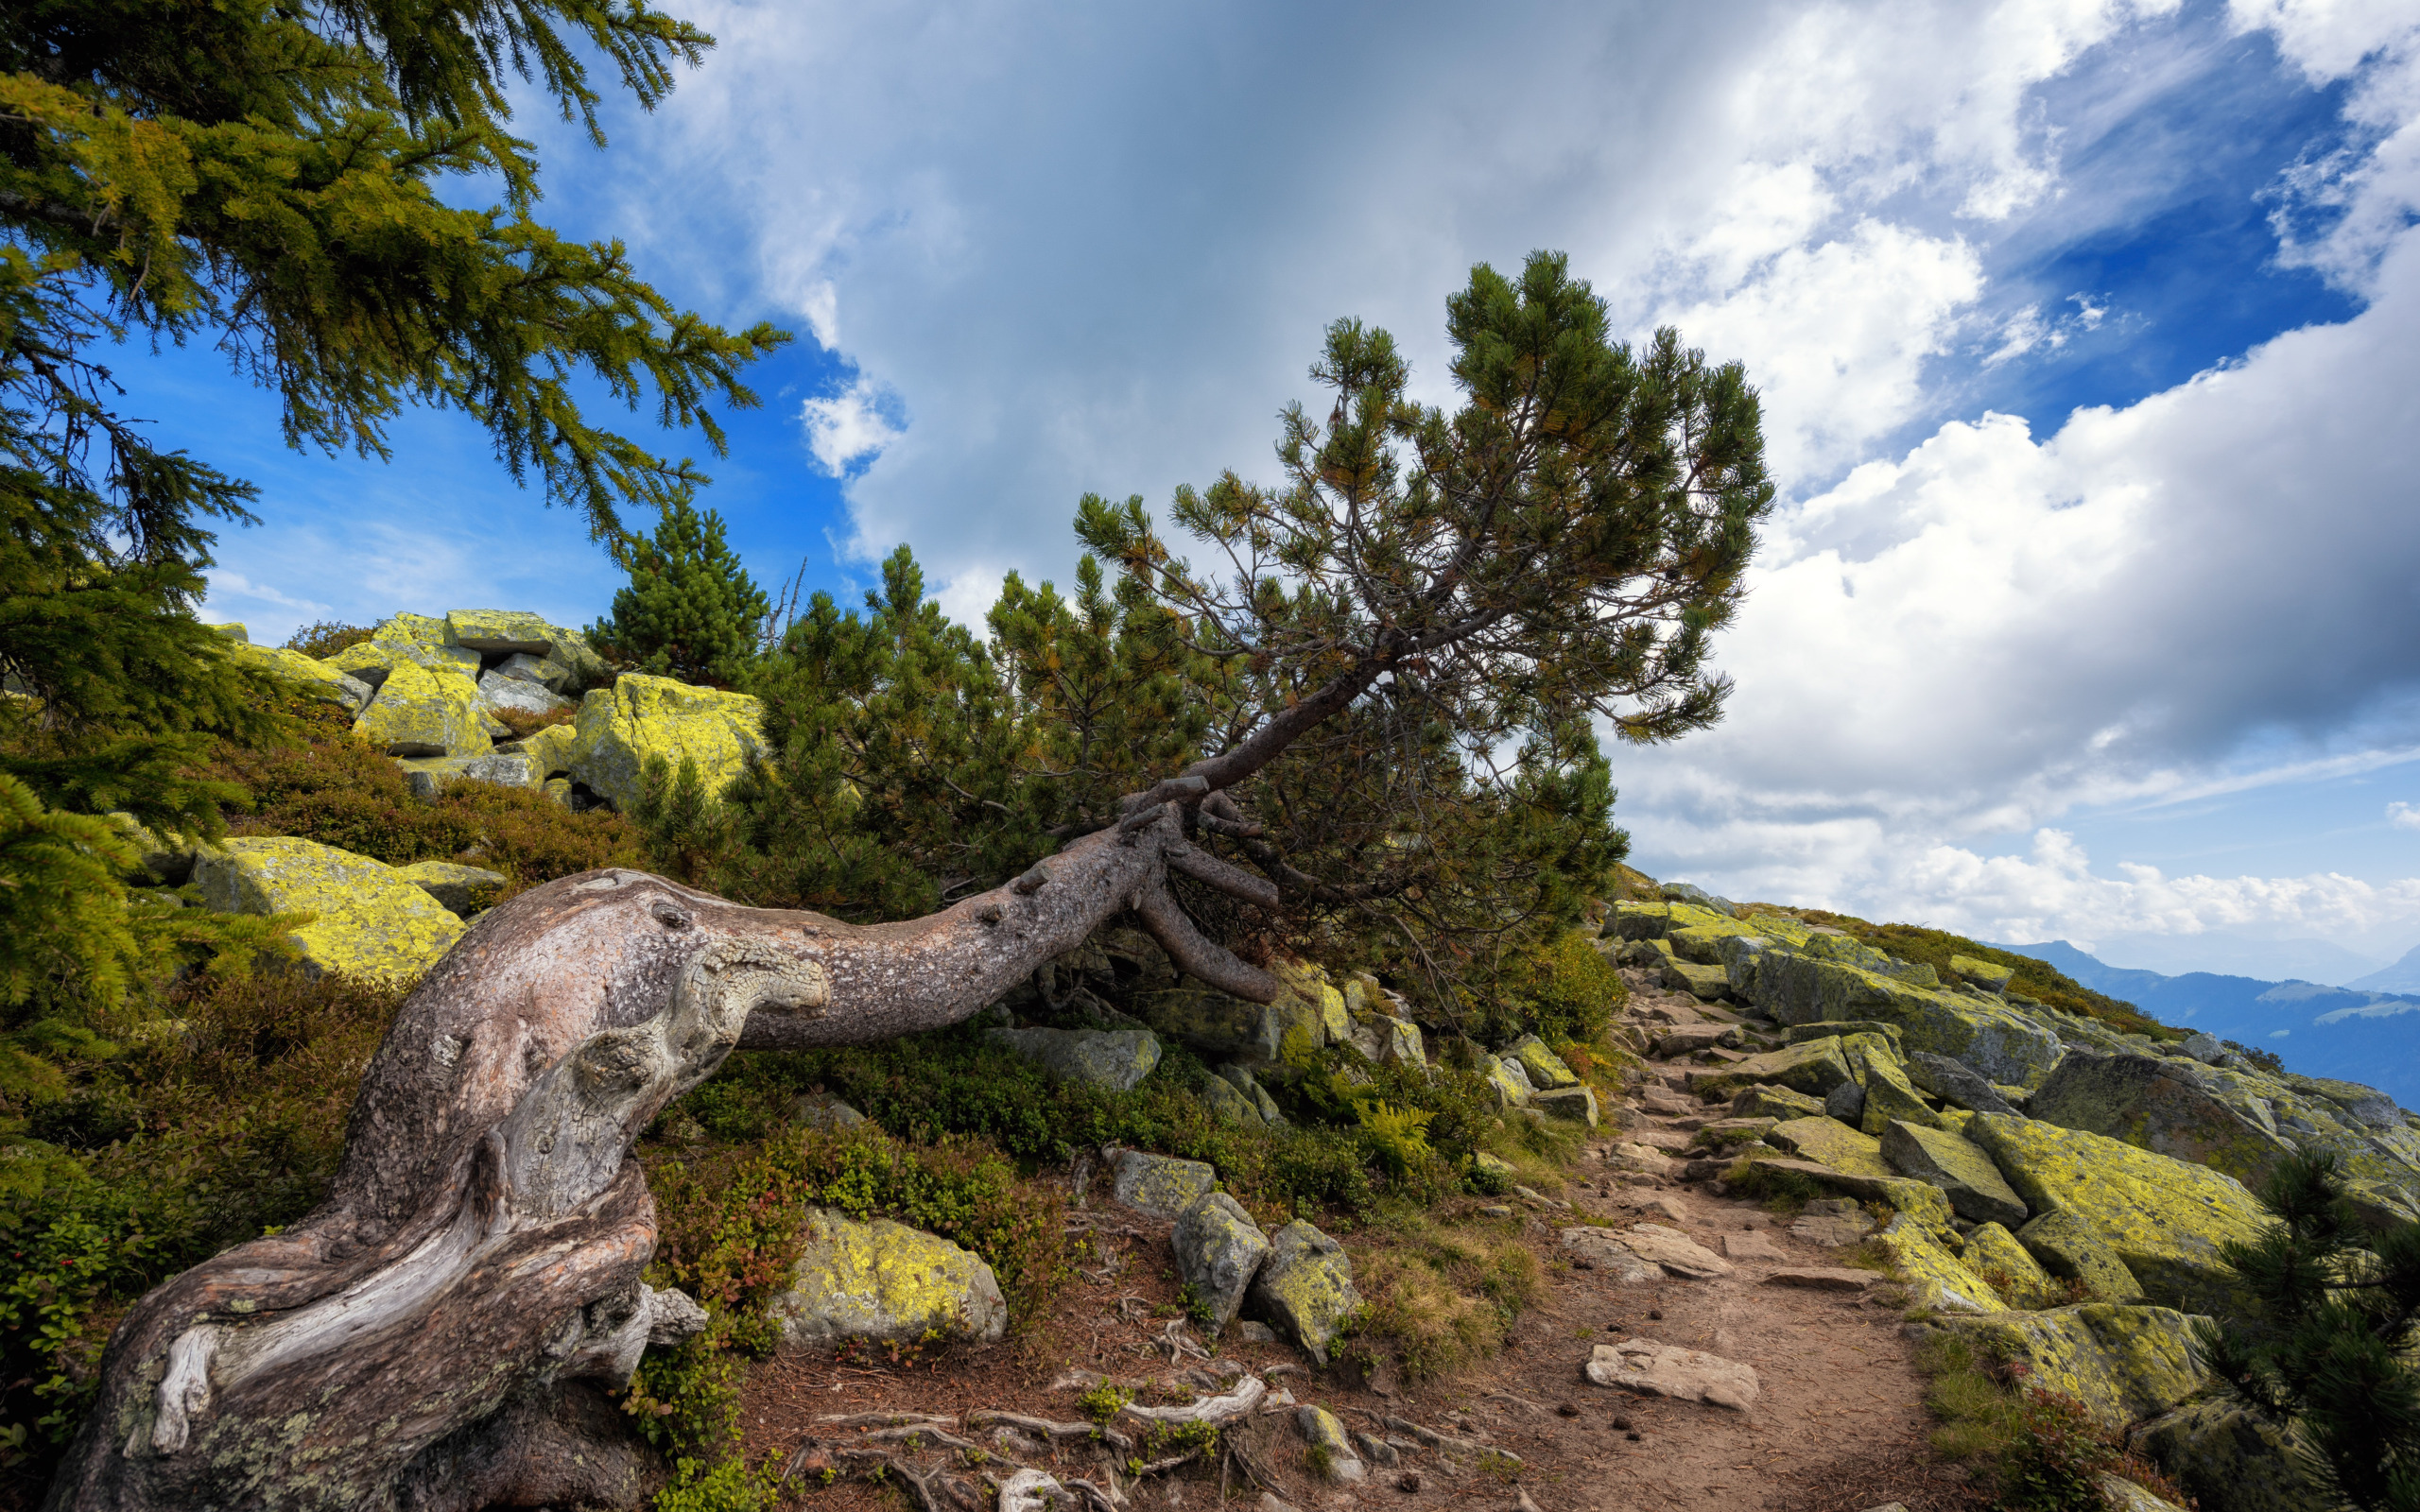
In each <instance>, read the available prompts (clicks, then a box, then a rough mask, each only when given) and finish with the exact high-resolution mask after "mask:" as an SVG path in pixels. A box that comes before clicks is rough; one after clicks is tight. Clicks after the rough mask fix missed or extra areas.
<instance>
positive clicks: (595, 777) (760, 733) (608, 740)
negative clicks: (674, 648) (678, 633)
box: [571, 673, 765, 810]
mask: <svg viewBox="0 0 2420 1512" xmlns="http://www.w3.org/2000/svg"><path fill="white" fill-rule="evenodd" d="M762 720H763V705H761V704H759V703H758V702H757V701H756V699H754V698H752V697H751V696H748V695H747V694H744V693H718V692H717V691H716V690H714V689H712V688H693V687H691V686H690V685H689V684H687V683H685V682H679V681H675V680H674V679H671V678H650V677H643V676H641V675H639V674H637V673H626V674H624V675H623V676H622V677H621V678H619V679H616V680H615V681H614V685H613V686H612V687H610V688H597V689H595V690H593V691H592V692H590V693H589V695H588V696H586V697H584V698H582V699H581V700H580V703H579V720H578V723H577V729H578V730H579V746H578V748H577V750H576V752H575V754H574V756H573V758H572V765H571V774H572V776H573V777H575V778H577V779H578V780H579V781H580V782H585V783H586V784H588V789H589V791H590V792H592V793H595V794H596V795H597V796H598V797H600V798H603V799H608V800H609V801H611V802H612V803H613V804H614V807H616V808H619V809H625V810H627V809H629V808H631V806H632V805H634V804H635V803H637V801H638V799H639V792H640V774H641V769H642V768H643V767H644V766H645V765H646V763H647V761H648V758H649V757H652V756H661V757H663V758H664V760H665V763H666V765H668V766H669V767H670V768H671V770H672V771H673V772H675V773H677V772H679V771H680V770H681V764H682V763H683V762H684V761H692V762H695V763H697V764H698V778H699V781H700V782H701V783H702V784H703V785H704V787H705V790H706V792H707V793H708V794H710V795H719V794H720V793H721V792H722V791H723V789H725V788H726V787H729V786H730V785H731V783H732V781H733V779H735V778H736V777H738V776H739V774H740V773H741V772H743V771H745V770H746V769H747V767H748V764H749V763H750V762H752V761H753V760H755V759H756V758H757V757H758V756H759V755H761V754H762V753H763V751H764V749H765V736H764V730H763V723H762Z"/></svg>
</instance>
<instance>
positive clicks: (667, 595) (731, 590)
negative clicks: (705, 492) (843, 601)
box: [588, 498, 769, 688]
mask: <svg viewBox="0 0 2420 1512" xmlns="http://www.w3.org/2000/svg"><path fill="white" fill-rule="evenodd" d="M625 555H626V557H627V559H628V562H629V565H630V569H631V585H630V586H629V587H628V588H625V589H622V590H621V591H619V592H618V593H615V594H614V611H613V613H612V614H611V615H609V616H607V617H606V619H605V620H604V621H603V622H602V623H601V624H598V625H596V626H592V627H590V629H589V632H588V633H589V636H590V638H591V639H593V640H596V641H597V642H599V643H601V644H604V645H606V646H608V647H610V651H611V654H612V656H613V657H614V660H615V661H617V662H623V663H626V664H630V665H634V666H636V667H637V668H638V669H639V670H640V671H642V672H651V673H654V674H655V675H656V676H658V677H673V678H679V679H681V680H682V681H683V682H695V683H710V684H712V685H714V686H716V687H718V688H727V687H730V686H731V685H733V684H734V683H736V682H738V681H740V680H741V679H743V678H745V677H746V675H747V672H748V666H749V662H751V661H752V659H753V658H754V656H755V654H756V650H757V644H756V639H757V634H758V630H759V627H761V626H762V624H763V622H764V619H765V614H766V611H767V610H768V609H769V605H768V604H767V602H766V599H765V595H764V593H762V592H761V591H759V590H758V588H757V587H756V582H755V579H753V578H752V577H750V576H748V569H746V568H745V567H742V566H741V565H740V563H739V558H737V557H735V556H734V555H732V552H731V548H730V546H729V545H727V544H726V543H725V542H724V541H723V524H722V516H720V515H718V514H717V513H715V512H714V511H713V510H712V509H709V510H707V511H706V512H705V513H704V514H702V515H701V514H700V513H698V511H697V510H696V509H694V508H692V507H690V506H689V501H688V500H687V499H686V498H675V499H671V500H667V501H666V504H665V506H664V518H663V520H662V521H661V522H659V523H658V524H657V525H656V527H655V535H654V538H653V539H652V540H651V541H635V542H633V543H632V544H631V547H630V549H629V551H628V552H627V553H626V554H625Z"/></svg>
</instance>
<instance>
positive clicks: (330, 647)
mask: <svg viewBox="0 0 2420 1512" xmlns="http://www.w3.org/2000/svg"><path fill="white" fill-rule="evenodd" d="M377 633H378V631H377V629H376V627H372V626H368V625H347V624H345V623H344V622H343V621H341V620H319V621H316V622H314V623H312V624H309V625H305V626H303V627H302V628H301V629H299V630H297V631H295V632H294V633H293V634H292V635H289V636H287V637H286V638H285V648H286V649H287V650H289V651H300V652H302V654H303V655H304V656H307V657H309V658H311V659H312V660H313V661H315V662H324V661H326V660H327V659H328V658H330V657H332V656H334V655H336V654H337V652H338V651H342V650H345V649H347V648H348V647H351V646H355V645H359V644H361V643H362V642H364V641H367V640H369V639H370V638H371V637H372V636H373V635H376V634H377Z"/></svg>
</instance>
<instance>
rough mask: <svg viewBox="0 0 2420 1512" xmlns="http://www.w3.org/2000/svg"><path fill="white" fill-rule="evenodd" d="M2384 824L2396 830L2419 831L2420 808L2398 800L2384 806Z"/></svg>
mask: <svg viewBox="0 0 2420 1512" xmlns="http://www.w3.org/2000/svg"><path fill="white" fill-rule="evenodd" d="M2386 822H2387V823H2389V824H2392V825H2394V827H2395V828H2396V829H2398V830H2420V808H2415V807H2413V806H2412V805H2411V804H2409V803H2405V802H2402V801H2401V800H2399V799H2398V800H2397V801H2395V802H2393V803H2390V804H2388V805H2387V806H2386Z"/></svg>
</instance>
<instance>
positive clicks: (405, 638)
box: [321, 614, 479, 687]
mask: <svg viewBox="0 0 2420 1512" xmlns="http://www.w3.org/2000/svg"><path fill="white" fill-rule="evenodd" d="M401 621H417V622H421V623H418V624H408V625H407V624H400V623H398V622H401ZM428 625H438V628H437V629H436V630H435V631H434V632H430V631H429V630H428V629H427V628H426V627H427V626H428ZM321 664H322V665H324V666H331V667H334V668H336V669H337V671H339V672H345V673H350V674H352V675H353V676H354V677H356V678H359V679H361V680H362V681H364V682H367V683H369V684H370V685H371V686H372V687H375V686H377V685H378V684H379V683H380V682H382V681H384V680H385V679H386V677H387V674H388V673H389V672H391V671H393V670H394V669H395V668H397V667H399V666H406V665H409V666H416V667H420V668H422V669H423V670H424V671H428V672H442V673H446V674H449V675H451V676H454V677H458V678H470V679H477V677H478V675H479V653H477V652H476V651H473V650H470V649H468V648H466V647H463V646H458V645H449V644H446V642H445V631H444V628H443V626H442V625H441V623H440V622H437V621H434V620H427V619H426V618H425V616H423V615H418V614H399V615H397V616H396V617H395V619H393V620H389V621H388V622H387V623H386V624H385V625H382V626H380V627H378V631H377V633H376V634H374V635H372V637H371V638H370V639H369V640H367V641H360V642H356V643H355V644H352V645H348V646H346V647H345V648H344V649H343V650H341V651H338V652H337V654H336V655H334V656H332V657H329V658H327V659H326V660H325V661H324V662H322V663H321Z"/></svg>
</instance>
